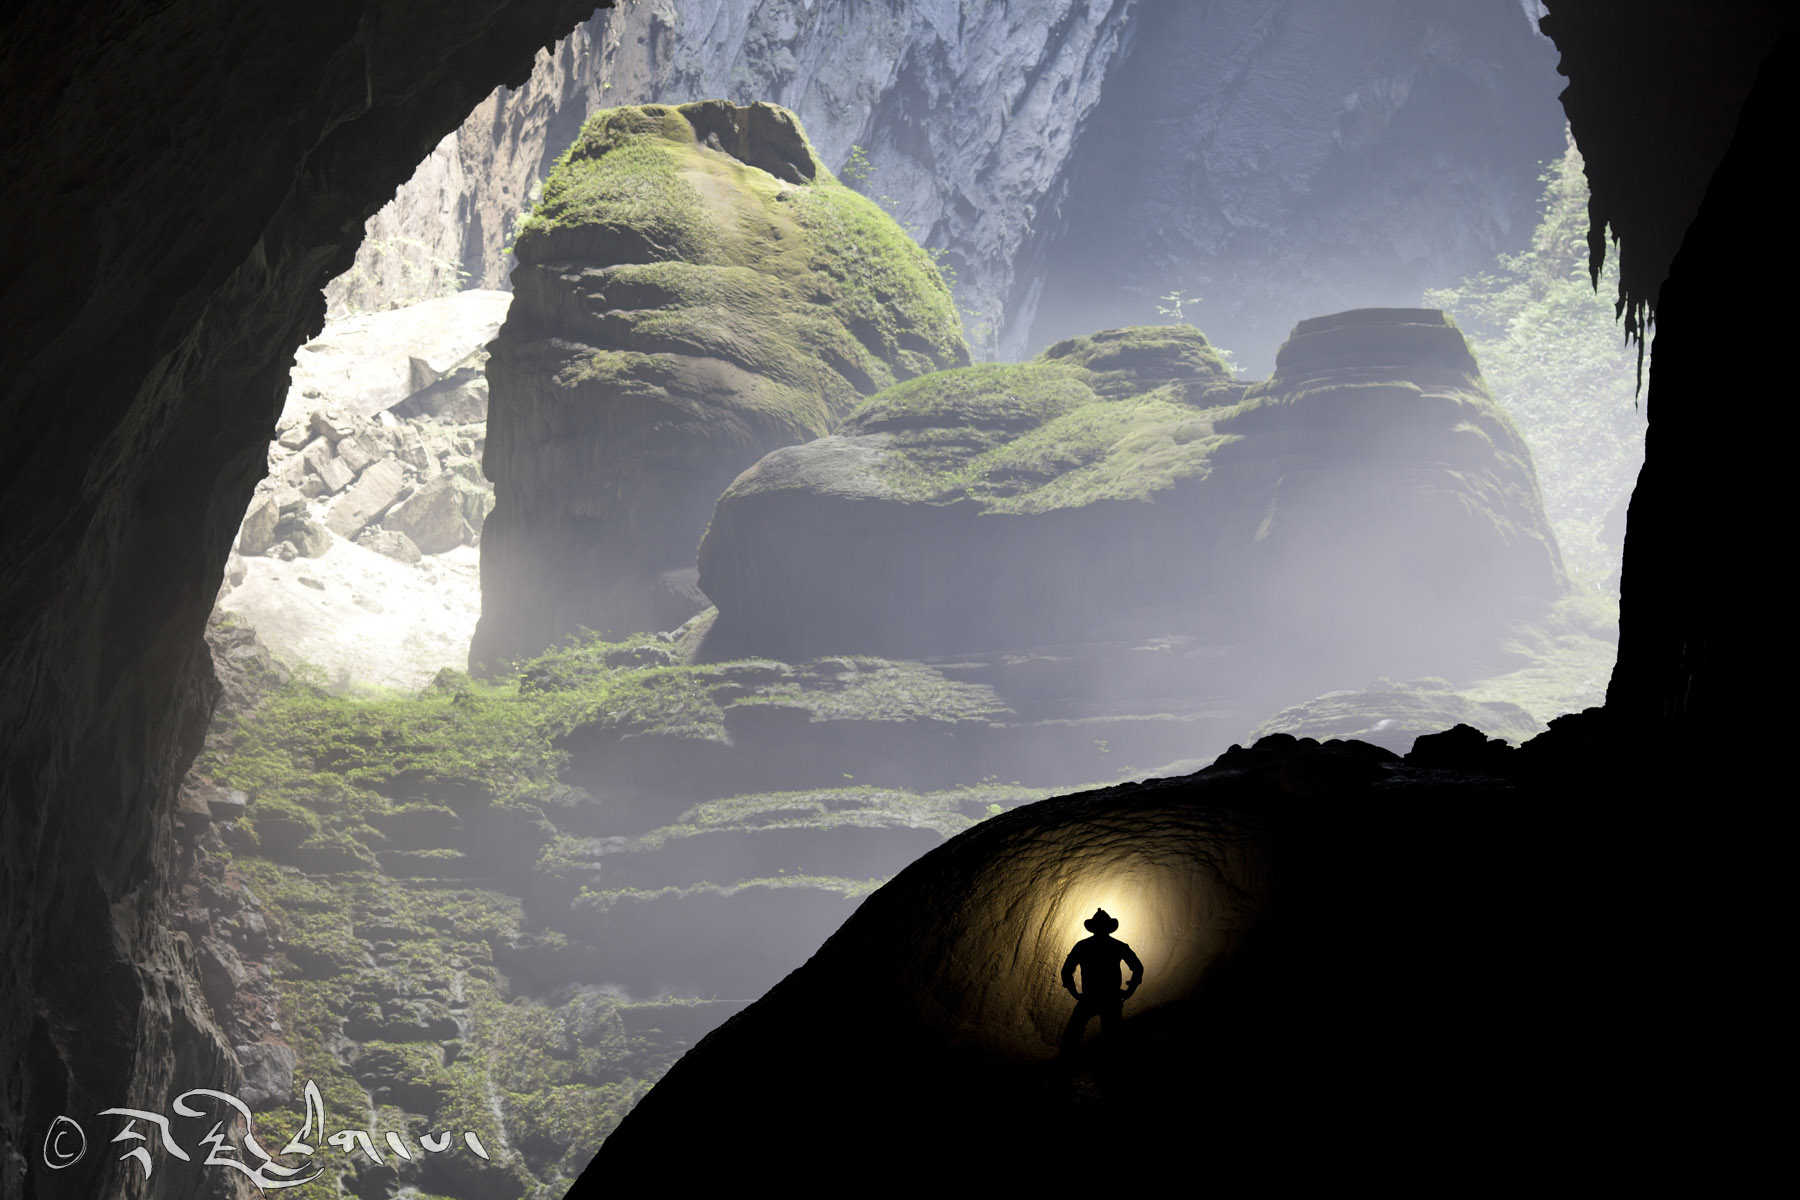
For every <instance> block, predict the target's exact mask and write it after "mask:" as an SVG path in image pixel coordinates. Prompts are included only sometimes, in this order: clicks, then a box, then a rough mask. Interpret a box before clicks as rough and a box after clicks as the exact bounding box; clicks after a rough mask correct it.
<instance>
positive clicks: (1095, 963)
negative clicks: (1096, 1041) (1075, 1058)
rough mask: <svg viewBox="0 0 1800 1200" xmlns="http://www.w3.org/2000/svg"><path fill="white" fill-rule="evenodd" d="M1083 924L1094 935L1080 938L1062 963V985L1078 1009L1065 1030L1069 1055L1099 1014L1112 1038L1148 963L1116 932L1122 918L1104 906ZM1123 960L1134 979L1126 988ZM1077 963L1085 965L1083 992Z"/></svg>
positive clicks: (1102, 1030)
mask: <svg viewBox="0 0 1800 1200" xmlns="http://www.w3.org/2000/svg"><path fill="white" fill-rule="evenodd" d="M1082 924H1083V925H1084V926H1086V927H1087V929H1088V931H1089V932H1090V933H1092V934H1093V935H1094V936H1093V937H1086V938H1082V939H1081V940H1080V941H1079V942H1076V943H1075V948H1074V949H1073V950H1071V951H1069V957H1067V958H1065V959H1063V965H1062V985H1063V987H1065V988H1067V989H1068V992H1069V995H1071V996H1073V997H1075V1012H1074V1013H1073V1014H1072V1015H1071V1016H1070V1017H1069V1027H1068V1028H1067V1029H1065V1030H1063V1040H1062V1052H1063V1053H1064V1054H1065V1055H1066V1054H1073V1053H1074V1052H1075V1051H1076V1050H1077V1049H1079V1048H1080V1046H1081V1039H1082V1037H1083V1036H1084V1035H1085V1034H1086V1033H1087V1023H1088V1022H1089V1021H1091V1020H1093V1019H1094V1018H1095V1017H1099V1018H1100V1035H1101V1036H1102V1037H1104V1038H1107V1039H1108V1040H1109V1041H1110V1040H1111V1039H1112V1035H1113V1032H1114V1030H1116V1029H1118V1028H1119V1027H1120V1025H1121V1024H1122V1023H1123V1021H1124V1019H1125V1014H1124V1011H1123V1008H1124V1004H1125V1001H1126V1000H1127V999H1128V998H1129V997H1130V996H1131V994H1132V993H1133V992H1135V991H1137V990H1138V984H1140V983H1142V982H1143V979H1144V964H1143V963H1141V962H1139V961H1138V956H1137V955H1135V954H1133V953H1132V952H1131V947H1130V946H1127V945H1126V944H1125V943H1124V942H1121V941H1120V940H1119V939H1118V938H1115V937H1113V936H1112V932H1113V930H1115V929H1117V928H1118V927H1119V921H1118V918H1116V917H1114V916H1112V915H1111V914H1110V913H1108V912H1107V911H1106V910H1105V909H1104V908H1096V909H1095V910H1094V915H1093V916H1091V917H1089V918H1088V919H1087V920H1085V921H1083V922H1082ZM1120 962H1124V964H1125V965H1126V966H1128V967H1130V968H1131V979H1130V981H1129V982H1127V983H1126V984H1125V990H1124V991H1120V990H1119V963H1120ZM1077 967H1080V968H1081V990H1080V991H1079V992H1078V991H1076V990H1075V968H1077Z"/></svg>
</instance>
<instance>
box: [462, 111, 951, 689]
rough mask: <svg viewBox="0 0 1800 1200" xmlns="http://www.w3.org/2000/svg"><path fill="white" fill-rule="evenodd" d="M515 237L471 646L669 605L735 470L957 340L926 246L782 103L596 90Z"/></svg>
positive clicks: (508, 642)
mask: <svg viewBox="0 0 1800 1200" xmlns="http://www.w3.org/2000/svg"><path fill="white" fill-rule="evenodd" d="M515 249H516V253H517V255H518V258H519V262H520V267H519V270H518V271H517V272H516V273H515V275H514V279H513V284H514V289H515V299H514V302H513V307H512V310H511V312H510V314H509V315H508V318H507V322H506V324H505V326H504V327H503V328H502V329H501V332H500V336H499V338H498V339H497V340H496V342H495V343H494V348H493V357H492V358H491V359H490V360H489V363H488V378H489V383H490V389H491V400H490V405H491V408H490V413H489V424H488V441H487V447H486V453H485V458H484V467H485V470H486V473H487V475H488V477H489V478H490V479H492V480H493V481H494V483H495V487H496V492H497V496H498V507H497V509H496V511H495V513H494V515H493V517H492V518H490V520H489V522H488V525H487V527H486V531H485V533H484V541H483V546H482V551H483V553H482V585H483V593H482V599H483V606H482V607H483V611H482V618H481V624H480V626H479V628H478V630H477V633H476V638H475V645H474V647H473V649H472V650H471V655H470V657H471V661H472V662H475V663H482V662H487V661H490V660H497V659H500V658H505V657H511V656H515V655H519V654H523V653H529V652H535V651H538V650H541V649H543V648H544V647H546V646H548V645H552V644H554V643H555V642H556V641H557V640H558V639H560V638H561V637H562V636H563V635H565V634H568V633H572V632H574V631H575V630H576V629H578V628H581V627H586V628H589V629H592V630H595V631H596V632H603V633H605V632H610V633H612V634H615V635H622V634H625V633H630V632H634V631H638V630H643V629H651V628H669V627H672V626H674V625H677V624H679V623H680V622H681V621H683V620H685V619H686V618H687V617H689V616H691V615H693V613H694V612H695V611H697V610H698V608H699V607H700V606H701V601H700V599H699V597H698V594H697V593H695V592H694V591H693V587H692V581H691V570H692V566H693V558H694V548H695V546H697V545H698V543H699V540H700V535H701V533H702V531H703V530H704V529H705V527H706V520H707V517H708V515H709V514H710V512H711V509H712V503H713V501H714V499H716V497H717V496H718V494H719V492H720V491H722V490H723V489H724V487H725V485H726V484H728V483H729V482H730V481H731V479H732V478H733V477H734V476H735V475H737V473H738V472H740V471H742V470H743V469H744V468H745V467H746V466H748V465H750V464H751V463H753V462H754V461H756V459H757V458H759V457H761V456H762V455H763V454H765V453H767V452H768V451H769V450H772V449H774V448H775V447H777V446H782V445H787V444H790V443H793V442H798V441H804V440H806V439H808V438H812V437H817V436H819V435H820V434H823V433H824V432H826V430H827V429H828V428H829V427H830V425H831V423H832V422H833V420H835V419H836V418H837V417H839V416H841V415H842V414H844V413H845V412H848V411H849V410H850V409H851V408H853V407H854V406H855V405H856V404H858V403H860V402H861V401H862V399H863V398H864V397H865V396H867V395H868V394H870V393H872V392H874V391H877V390H879V389H880V388H882V387H885V386H888V385H890V384H892V383H894V382H896V381H898V380H901V379H906V378H909V377H911V376H914V375H917V374H920V373H922V372H927V371H932V370H936V369H938V368H941V367H948V366H955V365H958V364H961V363H964V362H967V361H968V351H967V349H966V347H965V346H964V344H963V340H962V334H961V331H960V325H959V324H958V321H957V318H956V313H955V309H954V307H953V306H952V304H951V301H950V295H949V292H948V290H947V289H946V288H945V286H944V285H943V282H942V281H941V279H940V278H939V276H938V273H937V271H936V269H935V268H934V267H933V266H932V264H931V262H930V260H929V259H928V258H927V257H926V255H925V254H924V252H923V251H921V250H920V249H919V248H918V246H916V245H915V244H913V243H912V241H911V240H910V239H908V238H907V237H906V236H905V234H903V233H902V232H901V230H900V228H899V226H897V225H896V224H895V223H894V222H893V220H892V218H890V217H888V216H887V215H886V214H885V213H883V212H882V211H881V210H880V209H879V208H877V207H876V206H875V205H874V204H873V203H872V202H870V201H868V200H866V199H864V198H863V197H862V196H860V195H857V194H856V193H854V192H852V191H850V190H849V189H848V188H845V187H843V186H842V185H840V184H838V183H837V182H836V180H835V179H833V178H832V176H831V173H830V172H829V171H827V170H826V169H825V167H824V166H823V164H821V163H820V162H819V160H818V159H817V157H816V156H815V155H814V154H813V152H812V148H811V147H810V145H808V143H807V141H806V136H805V134H804V133H803V132H802V131H801V129H800V127H799V125H798V123H797V122H796V121H795V119H794V117H793V115H792V114H791V113H788V112H786V111H784V110H782V109H778V108H775V107H774V106H772V105H766V104H757V105H751V106H748V107H745V108H738V107H736V106H734V105H731V104H728V103H724V102H708V103H702V104H690V105H684V106H682V107H681V108H668V107H663V106H659V105H648V106H644V107H642V108H628V109H614V110H608V111H605V112H602V113H600V114H597V115H596V116H595V117H594V118H593V120H591V121H590V122H589V123H588V124H587V126H586V127H585V128H584V129H583V132H582V135H581V137H580V139H578V140H577V142H576V144H575V145H574V147H573V148H572V149H571V150H570V152H569V154H568V155H567V156H566V157H565V158H564V160H563V161H562V165H561V166H560V167H559V168H558V170H557V172H556V173H555V174H554V175H552V177H551V179H550V181H549V183H548V184H547V186H546V190H545V197H544V202H543V204H542V205H541V206H540V207H539V208H538V210H537V211H536V213H535V215H534V216H533V218H532V220H531V221H530V222H529V223H528V224H527V225H526V226H525V228H524V230H523V232H522V233H521V234H520V236H519V239H518V243H517V246H516V248H515ZM684 571H686V572H688V573H689V578H688V579H686V580H685V581H684V580H683V579H682V578H681V575H682V573H683V572H684Z"/></svg>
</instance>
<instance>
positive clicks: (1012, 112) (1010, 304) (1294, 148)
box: [329, 0, 1562, 371]
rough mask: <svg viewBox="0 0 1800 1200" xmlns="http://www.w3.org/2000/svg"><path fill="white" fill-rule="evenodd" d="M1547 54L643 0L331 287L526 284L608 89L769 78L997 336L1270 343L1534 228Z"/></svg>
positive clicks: (1006, 13) (1548, 130)
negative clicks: (1148, 332) (1128, 332)
mask: <svg viewBox="0 0 1800 1200" xmlns="http://www.w3.org/2000/svg"><path fill="white" fill-rule="evenodd" d="M1554 63H1555V52H1554V50H1553V49H1552V47H1551V46H1550V44H1549V42H1548V41H1547V40H1546V39H1544V38H1543V37H1542V36H1541V35H1539V34H1538V33H1537V32H1536V31H1535V30H1534V29H1533V28H1532V25H1531V22H1530V21H1529V20H1528V19H1527V17H1526V15H1525V13H1524V11H1523V10H1522V8H1521V6H1520V5H1518V4H1516V3H1513V2H1511V0H1459V2H1457V3H1451V4H1439V3H1433V4H1425V3H1421V2H1419V0H1379V2H1377V3H1372V4H1365V5H1358V6H1355V7H1354V8H1352V7H1351V6H1344V5H1334V4H1329V3H1325V2H1324V0H1275V2H1274V3H1261V2H1259V3H1255V4H1252V3H1248V2H1246V0H1229V2H1225V3H1215V4H1207V5H1195V4H1180V3H1176V2H1175V0H1111V2H1110V3H1101V2H1092V3H1085V4H1081V3H1075V2H1074V0H1047V2H1046V3H1042V4H1038V5H1033V6H1029V11H1027V9H1026V7H1025V6H1005V7H1001V6H994V5H989V4H981V3H974V2H965V3H961V4H958V3H955V2H954V0H897V2H896V3H893V4H870V3H866V2H858V0H755V2H754V3H740V4H728V3H725V2H724V0H696V2H691V3H681V4H677V3H675V2H674V0H645V2H644V3H639V4H635V5H629V6H624V7H621V8H619V9H618V10H616V11H609V12H601V13H597V14H596V15H595V16H594V17H593V18H592V19H590V20H589V21H588V22H587V23H586V24H584V25H582V26H581V27H579V28H578V29H577V30H575V32H574V33H572V34H571V35H570V36H569V37H568V38H565V39H564V40H563V41H562V42H560V43H558V45H557V46H556V47H555V49H554V50H552V51H546V52H544V53H541V54H540V55H539V56H538V61H537V67H536V70H535V71H534V72H533V74H532V77H531V79H530V80H529V81H528V82H527V83H526V84H525V85H524V86H523V87H521V88H519V89H517V90H511V89H506V88H501V89H498V90H497V91H495V92H494V93H493V94H492V95H490V96H489V97H488V98H487V99H486V100H484V101H483V102H482V103H481V104H480V105H479V106H477V108H476V109H475V111H474V112H473V113H471V114H470V117H469V119H468V121H466V122H465V123H464V124H463V126H462V128H461V129H459V130H458V131H457V132H456V133H454V134H452V135H451V136H449V137H447V138H445V139H444V141H443V142H442V143H440V144H439V146H438V147H437V149H436V150H435V151H433V153H432V154H431V155H430V157H429V158H427V159H426V160H425V162H424V163H423V164H421V165H420V167H419V169H418V172H417V174H416V175H415V176H414V177H413V179H412V180H411V182H409V183H407V184H406V185H405V186H403V187H402V188H401V189H400V190H399V193H398V195H397V196H396V198H395V200H394V201H393V202H392V203H390V204H389V205H388V206H387V207H386V208H384V209H383V210H382V211H381V212H380V213H378V214H377V215H376V216H375V217H373V218H371V219H370V222H369V226H368V237H367V240H366V242H365V245H364V247H363V250H362V252H361V254H360V255H359V256H358V258H357V262H356V266H355V267H354V268H353V269H352V270H351V272H349V273H348V274H347V275H346V276H345V277H344V278H342V279H340V280H338V281H337V282H336V283H335V284H334V285H333V287H332V289H331V291H330V292H329V295H330V298H331V300H332V302H333V304H334V306H337V307H343V306H354V307H365V308H379V307H385V306H387V305H389V304H391V303H397V302H403V301H410V300H413V299H417V298H421V297H424V296H430V295H435V294H438V293H440V292H442V291H444V290H449V289H454V288H456V287H457V286H459V285H460V284H461V283H464V282H466V283H467V285H468V286H472V287H506V286H507V277H508V275H509V274H510V271H511V267H512V261H511V259H510V257H509V255H508V254H507V252H506V247H507V245H508V243H509V241H510V238H511V236H512V232H513V229H514V226H515V224H516V222H517V221H518V219H519V217H520V216H521V214H523V213H524V212H525V211H527V210H528V209H529V207H530V205H531V203H532V200H533V199H534V197H535V196H536V195H537V194H538V192H537V189H538V187H539V184H540V181H541V180H542V178H543V177H544V175H545V174H546V173H547V172H548V170H549V168H550V166H551V164H552V163H553V162H554V161H555V158H556V156H557V155H558V154H559V153H560V152H561V151H562V150H563V148H564V147H566V146H567V145H568V144H569V143H570V142H572V141H573V140H574V137H575V133H576V131H577V129H579V127H580V125H581V122H582V121H583V120H584V119H585V118H586V116H587V115H588V114H589V113H590V112H592V111H593V110H595V109H598V108H602V107H608V106H613V105H620V104H637V103H646V102H666V103H683V102H686V101H690V100H700V99H711V98H724V99H729V100H733V101H735V102H737V103H739V104H745V103H749V102H752V101H756V100H767V101H771V102H773V103H776V104H780V105H783V106H785V107H787V108H789V109H792V110H793V111H794V112H795V113H796V114H797V115H798V116H799V117H800V119H801V121H802V123H803V124H804V125H805V127H806V129H807V131H808V133H809V134H810V136H811V138H812V141H813V143H814V145H815V146H816V147H817V149H818V152H819V155H820V157H821V158H822V159H824V161H825V162H826V164H827V165H828V166H830V167H832V168H833V169H834V170H835V169H838V168H840V167H842V166H843V165H844V164H845V163H846V161H847V160H848V159H849V156H850V153H851V148H852V146H860V147H862V149H863V151H864V153H865V155H866V157H867V160H868V163H869V167H870V173H869V174H868V176H867V177H866V178H865V179H863V180H862V181H861V183H860V184H859V186H860V188H861V190H862V191H863V192H864V193H865V194H867V195H869V196H871V197H874V198H877V199H879V200H880V201H881V202H882V203H883V204H884V206H886V207H888V208H889V210H890V211H892V212H893V213H894V214H895V215H896V216H897V217H898V218H899V219H900V220H901V221H902V222H903V223H905V224H907V225H908V226H909V227H910V228H911V229H912V231H913V232H914V234H915V236H916V237H917V238H918V239H919V240H920V241H921V242H924V243H925V244H927V245H930V246H933V247H937V248H939V249H941V250H942V251H943V252H944V261H945V262H947V263H948V264H949V265H950V266H951V267H953V268H954V270H955V273H956V282H957V299H958V304H959V306H960V307H961V308H962V309H963V310H964V315H965V322H966V324H967V326H968V330H969V333H970V337H971V341H972V342H973V343H975V344H976V350H977V352H978V353H980V354H983V355H985V356H990V357H1002V358H1018V357H1021V356H1023V355H1024V354H1025V353H1027V352H1028V351H1035V350H1037V349H1039V348H1042V347H1043V346H1045V345H1047V344H1049V343H1050V342H1051V341H1054V340H1057V339H1058V338H1061V337H1066V336H1069V335H1071V334H1075V333H1079V332H1085V331H1087V330H1090V329H1094V328H1099V327H1102V326H1106V325H1122V324H1136V323H1141V322H1143V321H1146V320H1154V319H1156V317H1157V313H1156V307H1157V305H1158V304H1159V302H1160V298H1161V297H1162V296H1165V295H1166V294H1168V293H1170V292H1172V291H1177V290H1179V291H1182V292H1184V293H1185V294H1186V296H1187V298H1188V300H1189V301H1190V302H1191V301H1192V300H1193V299H1195V298H1204V301H1205V304H1206V307H1204V308H1203V309H1201V310H1200V319H1201V320H1202V322H1203V324H1204V325H1205V327H1206V328H1207V330H1208V331H1209V333H1211V334H1212V335H1213V336H1214V337H1215V339H1216V340H1217V341H1218V342H1219V344H1221V345H1223V346H1226V347H1229V348H1231V349H1233V350H1235V351H1236V352H1237V353H1238V354H1239V356H1240V358H1241V359H1242V360H1243V361H1244V363H1245V365H1246V366H1248V367H1251V368H1253V369H1256V370H1258V371H1266V370H1267V369H1268V368H1269V366H1271V365H1272V361H1273V354H1274V351H1275V348H1276V347H1277V346H1278V345H1279V344H1280V342H1281V339H1282V338H1283V337H1284V336H1285V335H1286V333H1287V330H1288V329H1289V327H1291V325H1292V324H1293V322H1294V321H1295V320H1296V319H1298V318H1299V317H1300V316H1303V315H1305V314H1306V313H1309V312H1321V311H1331V310H1333V309H1341V308H1350V307H1356V306H1359V305H1369V304H1399V305H1404V304H1412V303H1416V302H1417V299H1418V294H1419V289H1420V288H1421V287H1423V286H1428V285H1437V284H1446V283H1449V282H1451V281H1452V280H1454V279H1456V278H1457V277H1458V276H1460V275H1462V274H1466V273H1468V272H1470V271H1473V270H1477V269H1481V268H1484V267H1486V266H1487V265H1489V264H1490V263H1491V261H1492V258H1493V255H1494V252H1495V251H1496V250H1497V249H1506V248H1509V247H1511V246H1513V245H1514V244H1515V243H1522V242H1523V240H1524V239H1525V238H1526V236H1528V234H1529V230H1530V225H1531V220H1532V217H1533V215H1534V214H1533V212H1532V206H1533V203H1534V198H1535V196H1536V195H1537V184H1536V179H1537V174H1538V170H1539V167H1538V164H1539V162H1540V161H1541V160H1544V159H1548V158H1550V157H1551V156H1553V155H1554V154H1556V153H1557V152H1558V151H1559V149H1560V146H1561V129H1562V114H1561V112H1560V110H1559V109H1558V108H1557V105H1556V101H1555V96H1556V93H1557V92H1558V90H1559V89H1560V87H1561V81H1560V80H1559V79H1558V78H1557V76H1556V74H1555V70H1554Z"/></svg>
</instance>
